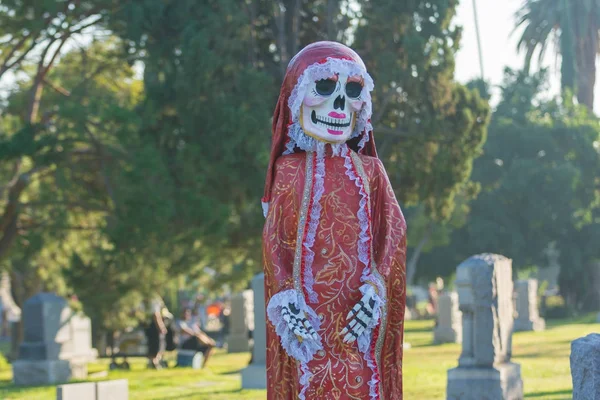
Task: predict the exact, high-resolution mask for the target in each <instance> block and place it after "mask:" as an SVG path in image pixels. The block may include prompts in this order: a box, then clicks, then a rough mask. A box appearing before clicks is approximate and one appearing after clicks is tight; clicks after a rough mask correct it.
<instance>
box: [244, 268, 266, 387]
mask: <svg viewBox="0 0 600 400" xmlns="http://www.w3.org/2000/svg"><path fill="white" fill-rule="evenodd" d="M252 292H253V293H254V335H253V336H254V347H253V349H252V363H251V364H250V365H248V366H247V367H246V368H244V369H243V370H242V388H243V389H266V388H267V365H266V364H267V322H266V316H265V274H258V275H256V276H255V277H254V279H252Z"/></svg>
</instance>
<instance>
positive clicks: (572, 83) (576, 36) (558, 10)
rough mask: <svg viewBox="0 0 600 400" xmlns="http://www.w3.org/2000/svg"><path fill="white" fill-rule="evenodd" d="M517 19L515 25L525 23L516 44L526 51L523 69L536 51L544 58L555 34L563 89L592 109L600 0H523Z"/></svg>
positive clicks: (518, 25)
mask: <svg viewBox="0 0 600 400" xmlns="http://www.w3.org/2000/svg"><path fill="white" fill-rule="evenodd" d="M516 18H517V28H518V27H521V26H524V30H523V33H522V35H521V39H520V40H519V43H518V46H517V47H518V49H519V50H524V51H525V70H526V71H528V70H529V67H530V65H531V60H532V59H533V57H534V55H535V52H536V51H538V53H539V59H540V60H541V59H542V58H543V57H544V55H545V54H546V50H547V47H548V45H549V44H550V43H551V42H552V37H553V35H556V36H557V37H558V43H559V44H558V46H557V49H556V50H557V52H558V53H560V55H561V56H562V66H561V74H562V80H561V83H562V87H563V90H570V91H572V92H576V93H577V99H578V100H579V103H580V104H583V105H585V106H586V107H587V108H588V109H589V110H593V108H594V86H595V83H596V56H597V54H598V51H599V43H598V35H599V31H600V1H598V0H525V2H524V4H523V6H522V7H521V9H520V10H519V11H518V13H517V15H516Z"/></svg>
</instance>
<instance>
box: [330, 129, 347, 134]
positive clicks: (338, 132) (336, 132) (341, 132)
mask: <svg viewBox="0 0 600 400" xmlns="http://www.w3.org/2000/svg"><path fill="white" fill-rule="evenodd" d="M327 132H329V134H330V135H343V134H344V131H334V130H333V129H327Z"/></svg>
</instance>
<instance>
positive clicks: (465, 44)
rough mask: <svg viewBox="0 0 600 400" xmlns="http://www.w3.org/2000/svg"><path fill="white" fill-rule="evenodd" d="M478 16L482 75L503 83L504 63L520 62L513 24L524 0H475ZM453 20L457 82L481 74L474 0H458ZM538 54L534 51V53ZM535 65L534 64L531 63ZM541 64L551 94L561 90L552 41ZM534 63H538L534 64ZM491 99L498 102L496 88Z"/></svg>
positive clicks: (598, 107)
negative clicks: (457, 33) (457, 30)
mask: <svg viewBox="0 0 600 400" xmlns="http://www.w3.org/2000/svg"><path fill="white" fill-rule="evenodd" d="M476 1H477V13H478V16H479V31H480V34H481V41H482V48H483V69H484V72H485V78H486V80H487V81H488V82H490V83H491V84H492V85H499V84H500V83H502V78H503V71H504V68H505V67H506V66H509V67H511V68H516V69H520V68H521V67H522V66H523V59H524V54H523V53H517V50H516V48H517V43H518V41H519V32H516V33H515V34H512V31H513V29H514V26H515V16H514V15H515V12H516V11H517V10H518V9H519V7H520V6H521V4H523V0H476ZM455 21H456V23H457V24H458V25H462V27H463V37H462V41H461V49H460V51H459V52H458V54H457V57H456V71H455V77H456V79H457V80H458V81H459V82H463V83H464V82H467V81H469V80H471V79H473V78H477V77H479V76H480V72H479V55H478V52H477V37H476V34H475V20H474V16H473V0H461V1H460V4H459V6H458V12H457V17H456V18H455ZM536 57H537V55H536ZM534 65H535V64H534ZM542 66H544V67H548V68H549V79H550V94H551V95H556V94H558V93H559V90H560V64H559V63H558V62H557V59H556V55H555V53H554V45H550V47H549V48H548V51H547V52H546V57H545V58H544V60H543V62H542ZM536 67H537V65H536ZM599 89H600V85H599V82H598V80H597V81H596V88H595V91H596V98H597V99H598V101H596V102H595V104H594V108H595V112H596V114H600V97H599V95H600V91H599ZM495 94H496V96H495V98H494V102H497V90H496V92H495Z"/></svg>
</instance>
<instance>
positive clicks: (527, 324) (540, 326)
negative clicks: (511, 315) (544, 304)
mask: <svg viewBox="0 0 600 400" xmlns="http://www.w3.org/2000/svg"><path fill="white" fill-rule="evenodd" d="M544 329H546V321H545V320H544V319H543V318H538V319H536V320H535V321H531V320H525V321H522V320H520V319H518V318H517V319H515V325H514V331H515V332H528V331H536V332H537V331H543V330H544Z"/></svg>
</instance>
